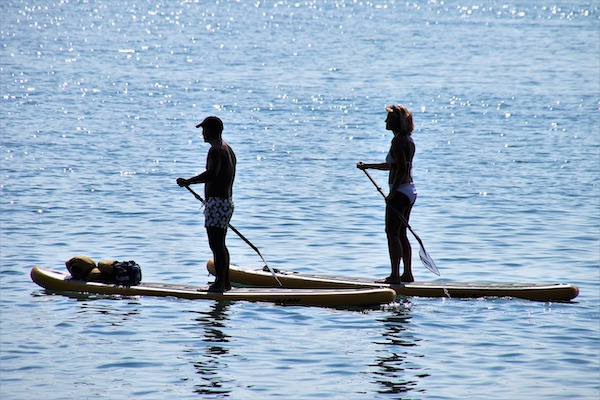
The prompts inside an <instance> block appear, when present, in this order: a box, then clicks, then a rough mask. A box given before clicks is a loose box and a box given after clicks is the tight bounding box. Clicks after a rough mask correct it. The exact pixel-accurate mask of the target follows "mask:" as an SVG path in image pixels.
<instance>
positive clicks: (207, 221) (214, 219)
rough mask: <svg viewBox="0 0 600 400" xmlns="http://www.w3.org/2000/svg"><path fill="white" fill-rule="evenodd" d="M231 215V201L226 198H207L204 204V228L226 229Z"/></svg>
mask: <svg viewBox="0 0 600 400" xmlns="http://www.w3.org/2000/svg"><path fill="white" fill-rule="evenodd" d="M232 215H233V200H232V199H231V198H226V197H209V198H207V199H206V203H205V204H204V226H205V227H207V228H227V226H228V225H229V221H230V220H231V216H232Z"/></svg>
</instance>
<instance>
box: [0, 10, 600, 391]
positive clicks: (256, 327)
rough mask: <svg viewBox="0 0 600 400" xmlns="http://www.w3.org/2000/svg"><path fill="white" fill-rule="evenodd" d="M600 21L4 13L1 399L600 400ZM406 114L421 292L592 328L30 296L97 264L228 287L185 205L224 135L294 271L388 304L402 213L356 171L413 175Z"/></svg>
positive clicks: (254, 261)
mask: <svg viewBox="0 0 600 400" xmlns="http://www.w3.org/2000/svg"><path fill="white" fill-rule="evenodd" d="M599 18H600V7H599V5H598V3H597V2H594V1H579V0H573V1H566V0H563V1H556V0H553V1H546V0H544V1H537V0H503V1H494V0H485V1H477V2H476V1H471V0H466V1H454V0H449V1H441V0H440V1H435V0H431V1H425V0H423V1H409V2H407V1H392V0H387V1H360V0H356V1H350V0H339V1H326V0H313V1H286V0H282V1H261V0H256V1H210V2H209V1H187V0H179V1H164V0H163V1H143V0H127V1H126V0H113V1H95V0H90V1H76V0H61V1H59V0H48V1H11V0H8V1H3V2H2V3H1V4H0V39H1V40H0V42H1V45H0V78H1V80H0V81H1V85H0V88H1V89H0V91H1V93H0V94H1V97H0V105H1V107H0V115H1V117H0V124H1V125H0V132H1V142H0V151H1V153H2V158H1V160H0V169H1V171H0V172H1V178H0V179H1V181H0V190H1V194H2V195H1V201H0V211H1V214H0V228H1V237H0V284H1V293H0V304H1V309H0V352H1V354H0V397H1V398H2V399H39V398H44V399H126V398H140V399H165V398H172V399H192V398H200V399H205V398H206V399H207V398H232V399H264V398H284V399H311V398H315V399H322V398H333V399H338V398H339V399H374V398H377V399H467V398H468V399H511V400H512V399H516V398H519V399H563V398H572V399H597V398H598V396H600V373H599V371H600V369H599V367H600V325H599V323H598V321H599V319H598V318H599V315H600V289H599V287H600V286H599V284H600V274H599V271H600V269H599V266H600V200H599V199H600V189H599V183H600V182H599V178H598V177H599V176H600V116H599V110H600V24H599ZM393 103H403V104H405V105H406V106H407V107H408V108H410V109H411V110H412V111H413V112H414V118H415V124H416V129H415V132H414V135H413V137H414V139H415V142H416V145H417V155H416V157H415V160H414V178H415V181H416V184H417V187H418V190H419V197H418V200H417V203H416V205H415V208H414V211H413V214H412V216H411V225H412V226H413V228H414V229H415V231H416V232H417V233H418V234H419V236H420V237H421V238H422V239H423V241H424V243H425V244H426V246H427V250H428V251H429V253H430V254H431V256H432V257H433V258H434V259H435V261H436V262H437V265H438V267H439V268H440V271H441V277H439V278H438V277H436V276H435V275H432V274H431V273H430V272H428V271H427V270H426V269H425V268H424V267H423V266H422V265H421V264H420V262H419V259H418V256H417V253H418V251H417V246H418V245H417V243H416V241H414V240H413V250H414V251H413V254H414V257H413V258H414V260H413V266H414V273H415V277H416V279H417V280H420V281H428V280H441V281H462V282H465V281H466V282H472V281H491V282H540V283H556V282H568V283H571V284H575V285H577V286H579V288H580V290H581V293H580V295H579V297H577V298H576V299H575V301H573V302H570V303H543V302H530V301H526V300H519V299H504V298H502V299H471V300H459V299H429V298H398V302H397V303H395V304H391V305H386V306H383V307H381V308H375V309H366V310H347V309H328V308H310V307H291V306H290V307H281V306H276V305H272V304H268V303H250V302H233V303H222V302H213V301H189V300H178V299H162V298H157V299H155V298H118V297H105V296H89V295H80V296H75V295H72V296H65V295H56V294H51V293H47V292H46V291H44V290H43V289H41V288H39V287H37V286H36V285H35V284H33V283H32V282H31V280H30V278H29V272H30V270H31V268H32V267H33V266H35V265H41V266H46V267H51V268H55V269H59V270H64V261H65V260H67V259H69V258H71V257H72V256H74V255H78V254H84V255H88V256H90V257H92V258H94V259H95V260H101V259H122V260H129V259H134V260H136V261H137V262H138V263H139V264H140V265H141V266H142V269H143V273H144V280H147V281H158V282H172V283H185V284H197V285H204V284H206V283H207V282H208V281H210V278H209V277H208V275H207V273H206V269H205V263H206V260H207V259H208V258H209V257H211V253H210V250H209V247H208V244H207V241H206V236H205V233H204V228H203V226H202V214H201V212H200V211H199V209H200V204H199V203H198V201H196V200H195V199H194V198H193V197H192V196H191V195H190V193H188V192H187V191H185V190H183V189H181V188H179V187H178V186H177V185H176V184H175V179H176V178H177V177H180V176H185V177H189V176H192V175H194V174H196V173H199V172H201V171H202V170H203V168H204V162H205V157H206V152H207V150H208V146H207V145H206V144H204V143H203V142H202V138H201V135H200V132H199V131H198V130H196V129H195V128H194V126H195V125H196V124H197V123H198V122H200V121H201V120H202V119H203V118H204V117H205V116H207V115H218V116H219V117H221V118H222V119H223V121H224V124H225V131H224V137H225V140H227V141H228V142H229V143H230V144H231V146H232V147H233V148H234V149H235V151H236V153H237V155H238V174H237V178H236V184H235V188H234V190H235V196H234V198H235V204H236V212H235V215H234V217H233V220H232V224H233V225H234V226H235V227H236V228H237V229H239V230H240V231H241V232H242V233H243V234H244V235H245V236H247V237H248V238H249V239H250V240H251V241H252V242H253V243H254V244H255V245H256V246H257V247H258V248H259V249H260V250H261V252H262V254H263V255H264V256H265V258H266V259H267V260H268V262H269V265H271V266H272V267H276V268H285V269H293V270H298V271H302V272H311V273H327V274H336V275H347V276H366V277H384V276H386V275H387V274H388V273H389V259H388V255H387V246H386V237H385V232H384V225H383V213H384V203H383V199H382V198H381V196H380V194H379V193H378V192H377V191H376V190H375V188H374V186H373V185H372V184H371V183H370V182H369V181H368V179H367V178H366V177H365V176H364V174H363V173H362V172H361V171H359V170H357V169H356V168H355V165H356V163H357V162H358V161H365V162H381V161H383V160H384V159H385V154H386V152H387V149H388V146H389V141H390V139H391V135H390V133H389V132H387V131H385V124H384V120H385V110H384V106H385V105H387V104H393ZM373 176H374V178H375V179H376V180H377V181H378V182H379V184H380V185H383V187H384V188H385V186H386V175H385V173H383V172H376V171H374V172H373ZM197 189H198V190H199V191H201V190H202V187H201V186H198V187H197ZM228 243H229V248H230V252H231V256H232V261H233V262H234V263H237V264H241V265H246V266H251V267H256V268H261V267H262V266H263V264H262V261H261V260H260V258H259V257H258V256H257V255H256V253H254V252H253V251H252V249H251V248H249V247H248V246H247V245H246V244H245V243H244V242H243V241H241V240H239V239H238V238H236V237H235V236H234V235H232V234H230V235H229V240H228Z"/></svg>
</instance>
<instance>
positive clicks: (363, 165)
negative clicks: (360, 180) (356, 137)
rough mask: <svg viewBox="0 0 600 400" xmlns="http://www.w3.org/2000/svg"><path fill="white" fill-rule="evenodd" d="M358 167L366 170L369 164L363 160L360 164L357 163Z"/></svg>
mask: <svg viewBox="0 0 600 400" xmlns="http://www.w3.org/2000/svg"><path fill="white" fill-rule="evenodd" d="M356 168H358V169H360V170H361V171H364V170H365V169H367V165H366V164H365V163H363V162H362V161H361V162H359V163H358V164H356Z"/></svg>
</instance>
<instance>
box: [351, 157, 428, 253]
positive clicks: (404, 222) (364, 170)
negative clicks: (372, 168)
mask: <svg viewBox="0 0 600 400" xmlns="http://www.w3.org/2000/svg"><path fill="white" fill-rule="evenodd" d="M362 171H363V172H364V173H365V174H366V175H367V177H368V178H369V179H370V180H371V182H372V183H373V185H375V187H376V188H377V191H378V192H379V193H381V195H382V196H383V198H384V199H386V202H387V197H386V196H385V193H383V189H381V187H380V186H379V185H378V184H377V182H375V179H373V177H372V176H371V174H369V173H368V172H367V170H366V169H363V170H362ZM388 206H389V207H390V208H391V209H392V210H394V212H395V213H396V215H397V216H398V217H399V218H400V220H401V221H402V223H403V224H404V225H406V227H407V228H408V230H410V231H411V233H412V234H413V235H414V237H415V239H417V242H419V244H420V245H421V246H422V247H423V242H422V241H421V238H420V237H419V235H417V234H416V233H415V231H413V229H412V228H411V227H410V225H409V223H408V221H407V220H406V218H404V215H402V214H401V213H400V211H398V210H397V209H396V207H394V206H393V205H391V204H389V203H388Z"/></svg>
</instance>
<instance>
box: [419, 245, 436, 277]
mask: <svg viewBox="0 0 600 400" xmlns="http://www.w3.org/2000/svg"><path fill="white" fill-rule="evenodd" d="M419 257H421V262H423V265H424V266H425V267H426V268H427V269H428V270H430V271H431V272H433V273H434V274H436V275H437V276H440V271H439V270H438V269H437V266H436V265H435V262H434V261H433V259H432V258H431V256H430V255H429V254H428V253H427V251H426V250H425V247H424V246H421V249H420V250H419Z"/></svg>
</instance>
